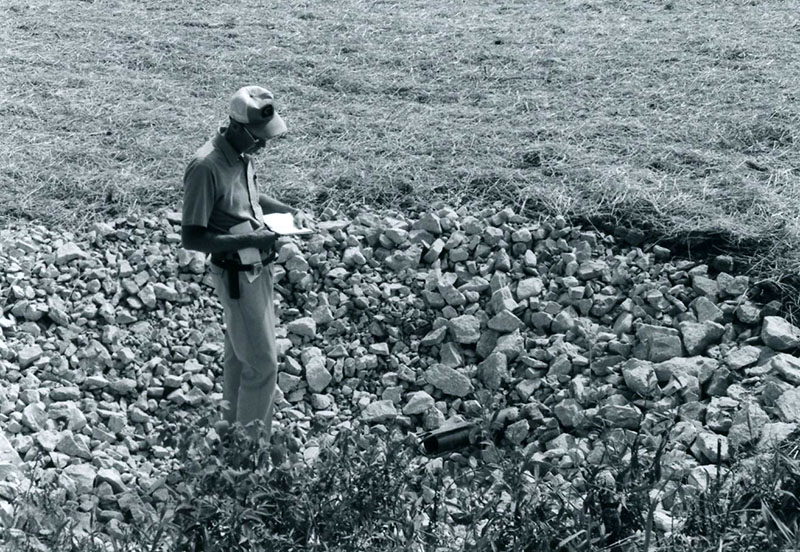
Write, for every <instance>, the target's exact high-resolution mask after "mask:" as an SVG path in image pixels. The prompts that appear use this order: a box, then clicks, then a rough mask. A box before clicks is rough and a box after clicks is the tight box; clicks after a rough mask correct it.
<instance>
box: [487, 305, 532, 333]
mask: <svg viewBox="0 0 800 552" xmlns="http://www.w3.org/2000/svg"><path fill="white" fill-rule="evenodd" d="M488 325H489V329H492V330H495V331H498V332H500V333H509V332H513V331H514V330H518V329H520V328H523V327H525V324H524V323H523V322H522V320H520V319H519V318H518V317H517V316H515V315H514V314H513V313H511V312H510V311H507V310H506V311H501V312H499V313H498V314H496V315H494V316H493V317H492V318H490V319H489V324H488Z"/></svg>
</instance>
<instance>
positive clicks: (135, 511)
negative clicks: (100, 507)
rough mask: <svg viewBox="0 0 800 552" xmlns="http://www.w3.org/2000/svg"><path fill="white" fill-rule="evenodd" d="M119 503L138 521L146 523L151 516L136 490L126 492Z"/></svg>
mask: <svg viewBox="0 0 800 552" xmlns="http://www.w3.org/2000/svg"><path fill="white" fill-rule="evenodd" d="M117 504H119V507H120V508H121V509H122V510H123V511H125V512H128V513H129V514H130V515H131V518H132V519H133V521H134V522H136V523H144V522H145V521H146V520H147V519H148V518H149V512H148V510H147V507H146V506H145V504H144V502H143V501H142V499H141V498H140V497H139V494H138V493H136V492H133V491H127V492H124V493H123V494H122V496H120V497H119V499H118V500H117Z"/></svg>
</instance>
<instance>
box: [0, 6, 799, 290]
mask: <svg viewBox="0 0 800 552" xmlns="http://www.w3.org/2000/svg"><path fill="white" fill-rule="evenodd" d="M798 7H800V5H798V2H791V1H786V2H779V1H766V2H750V1H748V2H743V1H730V2H724V3H723V2H716V1H714V2H711V1H693V2H670V1H666V0H665V1H660V2H644V1H630V2H625V1H592V0H587V1H535V0H516V1H513V0H512V1H502V0H498V1H481V0H463V1H453V0H450V1H441V2H427V1H413V0H410V1H402V2H400V1H388V0H374V1H366V0H334V1H329V2H321V1H318V2H311V1H306V2H294V1H293V2H288V1H276V2H253V1H251V2H236V3H228V4H226V3H211V2H199V1H161V0H141V1H132V0H126V1H104V0H97V1H95V2H83V1H68V0H65V1H58V2H45V1H43V0H29V1H25V2H22V1H18V0H8V1H7V2H6V3H5V7H4V9H3V10H4V12H5V17H4V22H3V23H0V25H2V26H3V28H2V30H3V32H2V34H0V45H2V48H0V84H2V89H3V91H4V93H3V94H2V97H0V117H2V119H1V120H2V121H3V127H4V132H3V133H2V134H0V151H2V153H3V154H2V155H0V217H2V219H4V220H6V221H8V220H13V219H18V218H30V219H34V220H37V221H42V222H45V223H47V224H59V225H63V226H65V227H70V228H77V227H81V226H84V225H86V224H87V223H89V222H91V221H93V220H95V219H96V218H98V217H108V216H116V215H118V214H125V213H127V212H129V211H131V210H136V209H145V210H150V209H155V208H158V207H164V206H171V207H173V208H176V207H177V205H178V202H179V201H180V198H181V178H182V174H183V168H184V166H185V163H186V161H187V159H188V158H189V156H190V155H191V153H192V152H193V151H194V150H195V149H196V148H197V147H199V146H200V145H201V144H202V143H203V142H204V141H205V140H206V139H207V138H208V137H209V136H210V135H211V134H212V133H213V132H214V131H215V129H216V128H217V127H218V126H219V125H221V124H223V123H224V122H225V110H226V106H227V101H228V98H229V97H230V95H231V93H232V92H233V91H234V90H235V89H236V88H238V87H239V86H242V85H244V84H253V83H257V84H262V85H264V86H266V87H267V88H269V89H270V90H272V91H273V92H274V93H275V94H276V96H277V101H278V108H279V110H280V112H281V114H282V116H283V117H284V118H285V120H286V121H287V124H288V126H289V128H290V130H291V133H290V135H288V136H287V137H286V138H284V139H281V140H277V141H274V142H273V143H271V144H270V145H269V147H268V148H267V150H266V152H265V153H264V154H263V155H262V156H261V158H260V159H259V165H260V169H259V170H260V175H261V181H262V182H264V183H267V184H268V185H269V187H270V188H271V191H272V192H274V193H275V194H276V195H278V196H281V197H283V198H286V199H287V200H289V201H292V202H296V203H297V204H300V205H307V206H313V207H315V208H321V207H323V206H326V205H333V206H337V207H347V208H351V207H352V208H359V207H361V206H375V207H391V208H400V209H404V208H411V207H415V206H425V205H431V204H433V203H434V202H436V201H439V200H441V201H443V202H447V203H448V204H451V205H456V206H458V205H464V204H468V205H480V204H486V203H491V202H493V201H497V200H499V201H502V202H504V203H507V204H511V205H514V206H516V207H517V208H520V209H523V210H525V211H526V212H527V213H529V214H534V215H535V214H536V213H543V214H552V213H560V214H563V215H565V216H567V217H570V218H573V219H576V220H579V219H602V220H607V221H614V222H619V223H622V224H628V225H633V226H636V227H641V228H644V229H646V230H648V231H652V232H653V233H654V235H657V236H661V237H663V238H664V239H665V240H669V239H670V238H672V239H676V238H677V239H681V240H682V239H689V238H690V237H691V236H692V235H701V236H716V237H718V238H719V240H720V244H719V245H720V247H729V248H733V250H734V251H736V250H737V248H738V251H740V252H741V253H743V254H744V255H746V256H748V257H749V260H750V264H751V266H752V267H754V273H757V274H759V275H761V276H764V275H767V276H770V275H775V277H778V276H779V275H784V274H789V273H792V272H797V269H798V266H800V254H798V252H797V248H796V243H797V238H798V234H800V226H799V225H798V214H797V213H798V208H799V207H800V190H798V186H797V179H798V169H799V168H800V159H799V158H798V107H797V91H796V89H797V83H798V82H800V78H798V77H800V64H798V63H797V59H799V58H800V51H799V50H800V41H798V40H797V38H798V36H799V35H800V19H798V15H797V14H798V13H800V11H799V10H798Z"/></svg>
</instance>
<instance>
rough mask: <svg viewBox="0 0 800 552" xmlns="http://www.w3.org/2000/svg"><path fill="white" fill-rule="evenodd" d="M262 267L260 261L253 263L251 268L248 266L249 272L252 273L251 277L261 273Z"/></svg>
mask: <svg viewBox="0 0 800 552" xmlns="http://www.w3.org/2000/svg"><path fill="white" fill-rule="evenodd" d="M262 268H264V266H263V265H262V264H261V261H259V262H257V263H253V266H252V268H250V274H252V276H253V279H255V278H256V277H257V276H258V275H259V274H261V269H262Z"/></svg>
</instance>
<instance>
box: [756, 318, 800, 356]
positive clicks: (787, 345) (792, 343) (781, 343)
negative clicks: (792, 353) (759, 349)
mask: <svg viewBox="0 0 800 552" xmlns="http://www.w3.org/2000/svg"><path fill="white" fill-rule="evenodd" d="M761 340H762V341H763V342H764V344H765V345H766V346H767V347H770V348H771V349H774V350H776V351H788V350H791V349H794V348H796V347H797V346H798V345H800V328H798V327H797V326H794V325H792V324H790V323H789V322H787V321H786V320H785V319H783V318H781V317H779V316H765V317H764V324H763V326H762V327H761Z"/></svg>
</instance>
